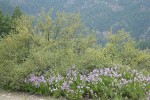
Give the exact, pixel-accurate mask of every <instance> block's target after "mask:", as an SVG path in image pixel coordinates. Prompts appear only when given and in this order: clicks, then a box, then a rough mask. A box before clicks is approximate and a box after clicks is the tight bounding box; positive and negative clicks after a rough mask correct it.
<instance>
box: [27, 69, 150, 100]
mask: <svg viewBox="0 0 150 100" xmlns="http://www.w3.org/2000/svg"><path fill="white" fill-rule="evenodd" d="M29 83H31V84H32V85H33V86H34V87H36V88H40V87H41V85H40V84H44V85H45V86H47V87H45V88H48V92H49V94H52V95H56V96H58V97H60V96H64V97H67V98H70V99H81V98H85V97H88V98H98V97H103V96H105V98H114V97H115V96H117V95H121V96H124V97H129V98H135V99H136V98H139V96H140V95H139V93H138V92H142V93H145V94H146V93H148V92H149V91H150V76H149V75H147V76H145V75H143V73H141V72H138V71H137V70H126V71H120V69H119V67H115V68H101V69H94V70H93V71H91V72H90V73H89V74H87V75H84V74H81V73H79V71H78V70H76V68H75V67H73V68H71V69H70V70H69V71H68V72H67V73H66V76H62V75H57V76H50V77H49V78H47V79H45V78H44V76H43V75H42V76H35V75H34V74H31V75H30V77H29V79H28V80H26V84H29ZM131 87H132V88H133V89H132V88H131ZM128 90H129V91H128ZM137 91H138V92H137ZM131 94H133V96H132V95H131ZM135 95H136V96H137V97H136V96H135Z"/></svg>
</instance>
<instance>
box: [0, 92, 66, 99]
mask: <svg viewBox="0 0 150 100" xmlns="http://www.w3.org/2000/svg"><path fill="white" fill-rule="evenodd" d="M0 100H64V99H61V98H60V99H54V98H52V97H44V96H37V95H31V94H27V93H18V92H13V93H12V92H5V91H1V92H0Z"/></svg>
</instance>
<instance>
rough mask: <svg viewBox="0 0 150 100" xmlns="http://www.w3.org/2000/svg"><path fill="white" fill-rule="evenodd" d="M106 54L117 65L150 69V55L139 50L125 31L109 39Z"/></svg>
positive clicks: (105, 49)
mask: <svg viewBox="0 0 150 100" xmlns="http://www.w3.org/2000/svg"><path fill="white" fill-rule="evenodd" d="M104 53H105V55H106V56H107V57H109V58H111V60H112V61H113V63H115V64H118V63H121V64H123V65H129V66H131V67H136V68H142V67H145V68H149V67H150V55H149V53H147V52H142V51H140V50H139V49H137V48H136V42H135V41H134V40H133V39H131V38H130V36H129V33H126V32H124V31H119V32H118V34H115V35H112V36H110V38H108V43H107V44H106V47H105V48H104Z"/></svg>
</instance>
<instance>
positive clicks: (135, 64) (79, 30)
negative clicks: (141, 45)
mask: <svg viewBox="0 0 150 100" xmlns="http://www.w3.org/2000/svg"><path fill="white" fill-rule="evenodd" d="M51 16H52V12H51V11H50V12H49V13H45V12H44V11H43V12H41V14H40V16H39V17H38V18H35V17H28V16H20V18H14V19H13V23H12V24H11V28H12V30H11V32H10V33H9V35H7V36H5V37H4V38H1V39H0V69H1V70H0V85H1V86H2V87H8V88H11V89H14V90H16V89H18V90H26V91H29V92H31V93H38V94H46V95H47V94H49V93H50V94H52V95H55V96H56V97H59V96H64V95H65V94H66V91H62V90H60V89H59V88H58V91H55V92H50V91H48V89H47V87H49V86H45V85H43V84H41V86H40V87H39V88H38V89H37V88H35V87H33V86H32V85H31V84H28V85H27V86H26V84H25V83H24V80H25V78H27V77H28V76H29V75H30V74H31V73H34V74H35V75H37V76H40V75H45V76H46V77H48V76H51V75H54V76H55V75H57V74H61V75H63V76H66V71H68V69H70V67H71V66H73V65H76V66H77V67H78V69H79V73H81V74H85V75H87V74H88V73H89V71H91V70H93V69H94V68H101V67H113V66H114V65H125V66H129V67H131V68H136V69H146V70H148V71H149V68H150V54H149V53H148V52H144V51H141V50H139V49H137V48H136V42H135V41H134V40H133V39H131V38H130V36H129V33H126V32H124V31H119V32H118V34H114V35H111V36H110V37H108V39H107V44H106V46H105V47H101V46H100V45H99V44H97V38H96V32H95V31H90V30H89V29H88V28H86V26H85V25H84V24H83V23H82V21H81V16H80V14H75V13H73V14H72V13H65V12H62V13H57V17H56V18H55V19H53V18H52V17H51ZM120 71H121V70H120ZM8 72H9V73H8ZM122 73H123V72H122ZM123 78H126V79H130V78H132V76H130V73H129V74H128V73H126V74H125V75H124V76H123ZM102 79H103V81H104V84H102V83H100V84H98V85H92V84H88V85H89V87H90V88H91V89H93V90H94V91H95V92H96V93H100V94H98V95H104V97H103V98H105V97H106V96H107V98H105V99H109V98H111V97H115V94H114V93H113V91H109V90H108V89H107V88H106V87H108V85H109V84H111V83H112V81H113V80H114V78H110V77H102ZM79 83H80V80H77V81H76V82H74V83H73V84H72V86H71V87H72V88H73V89H74V90H76V93H77V94H71V93H70V94H69V95H70V97H73V98H78V99H81V98H83V95H84V93H80V92H79V91H78V89H77V88H76V85H78V84H79ZM57 84H59V85H60V84H62V82H60V83H57ZM99 86H102V87H99ZM53 87H57V86H55V85H54V86H53ZM103 87H104V90H105V93H103V90H102V88H103ZM135 87H137V89H138V90H139V91H141V92H142V93H143V91H142V90H141V87H140V85H139V84H137V85H136V86H135ZM51 88H52V87H51ZM108 88H109V89H110V90H111V89H112V87H111V86H110V87H108ZM126 88H127V89H128V88H131V86H130V85H129V86H127V87H124V89H123V90H120V89H118V88H117V90H118V91H126V92H127V93H126V92H125V93H123V94H124V95H126V96H128V97H129V96H131V97H132V98H134V96H135V99H136V98H137V95H138V93H137V92H136V91H135V90H131V89H130V90H131V91H132V93H135V94H133V95H132V94H131V95H129V94H128V93H130V92H129V91H128V90H126ZM147 88H149V87H147ZM85 91H86V92H85V93H89V97H94V95H91V94H90V92H89V90H86V89H85ZM87 91H88V92H87ZM99 91H101V92H99ZM101 93H102V94H101ZM121 93H122V92H121ZM123 94H118V95H119V96H122V95H123ZM70 99H72V98H70Z"/></svg>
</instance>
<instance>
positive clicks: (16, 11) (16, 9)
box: [12, 6, 23, 19]
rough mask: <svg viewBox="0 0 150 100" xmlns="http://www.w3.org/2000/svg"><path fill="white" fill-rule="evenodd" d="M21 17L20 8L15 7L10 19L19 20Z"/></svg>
mask: <svg viewBox="0 0 150 100" xmlns="http://www.w3.org/2000/svg"><path fill="white" fill-rule="evenodd" d="M22 15H23V12H22V11H21V9H20V7H18V6H17V7H16V8H15V9H14V12H13V15H12V18H13V19H14V18H20V17H21V16H22Z"/></svg>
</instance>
